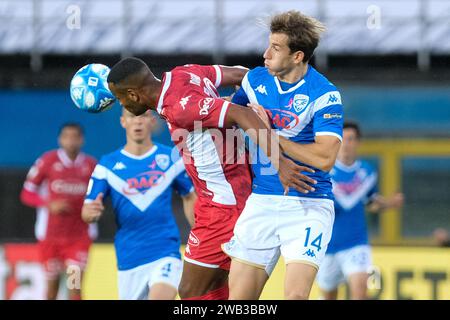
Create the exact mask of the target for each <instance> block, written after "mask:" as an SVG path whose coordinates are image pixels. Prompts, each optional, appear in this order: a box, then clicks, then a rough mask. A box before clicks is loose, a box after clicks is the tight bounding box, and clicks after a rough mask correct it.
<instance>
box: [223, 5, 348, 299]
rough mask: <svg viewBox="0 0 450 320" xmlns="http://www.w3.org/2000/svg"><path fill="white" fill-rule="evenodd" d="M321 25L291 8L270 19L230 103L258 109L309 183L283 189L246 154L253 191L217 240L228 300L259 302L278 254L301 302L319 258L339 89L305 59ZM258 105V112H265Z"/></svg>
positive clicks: (328, 209)
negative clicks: (260, 55) (222, 240)
mask: <svg viewBox="0 0 450 320" xmlns="http://www.w3.org/2000/svg"><path fill="white" fill-rule="evenodd" d="M324 30H325V28H324V26H323V25H322V24H321V23H320V22H319V21H317V20H315V19H313V18H311V17H308V16H306V15H303V14H301V13H300V12H298V11H289V12H286V13H282V14H279V15H276V16H274V17H273V18H272V20H271V23H270V31H271V34H270V37H269V47H268V48H267V49H266V51H265V52H264V59H265V60H264V64H265V67H258V68H255V69H253V70H251V71H249V72H248V73H247V75H246V76H245V77H244V79H243V80H242V86H241V89H240V90H239V91H238V92H237V93H236V94H235V95H234V97H233V102H234V103H238V104H241V105H246V104H247V103H249V102H250V103H252V104H253V106H254V107H255V108H258V105H259V106H263V107H264V109H265V111H262V112H261V114H260V116H261V117H262V118H265V119H266V120H268V118H267V115H266V112H267V113H268V114H269V118H270V119H269V120H270V121H269V122H268V123H267V124H268V125H270V126H272V127H273V128H275V129H276V132H277V134H278V136H279V137H280V144H281V147H282V149H283V151H284V153H285V154H287V155H288V156H289V157H291V158H293V159H294V160H296V163H297V164H301V165H303V166H308V167H310V168H312V169H313V170H314V172H313V173H310V172H305V174H306V175H307V176H309V177H311V178H312V179H314V180H315V182H316V183H315V184H314V189H313V190H312V191H311V192H298V191H296V190H293V189H292V188H290V189H288V190H284V188H283V187H282V185H281V184H280V183H279V181H278V179H277V175H276V172H275V171H274V170H273V168H271V163H270V161H269V160H268V159H267V157H266V156H265V155H264V153H263V152H261V151H260V152H258V153H257V155H254V156H253V157H252V169H253V172H254V180H253V193H252V194H251V195H250V197H249V198H248V200H247V203H246V206H245V209H244V211H243V212H242V214H241V216H240V217H239V219H238V221H237V223H236V226H235V228H234V237H233V238H232V239H231V240H230V241H229V242H227V243H226V244H224V245H223V250H224V251H225V252H226V253H227V254H228V255H230V256H231V257H232V258H233V261H232V264H231V271H230V299H257V298H258V297H259V296H260V294H261V291H262V289H263V287H264V285H265V283H266V281H267V279H268V277H269V276H270V274H271V272H272V271H273V269H274V267H275V265H276V263H277V261H278V258H279V256H280V254H282V255H283V256H284V259H285V262H286V279H285V297H286V298H287V299H307V298H308V297H309V293H310V290H311V287H312V284H313V282H314V278H315V276H316V273H317V270H318V268H319V266H320V263H321V261H322V259H323V257H324V255H325V251H326V249H327V245H328V242H329V240H330V238H331V231H332V226H333V220H334V208H333V194H332V190H331V180H330V176H329V173H328V171H329V170H331V168H332V167H333V165H334V162H335V159H336V156H337V153H338V150H339V147H340V142H341V139H342V138H341V136H342V124H343V123H342V122H343V119H342V117H343V111H342V103H341V96H340V93H339V92H338V91H337V89H336V87H335V86H334V85H333V84H332V83H330V82H329V81H328V80H327V79H326V78H325V77H324V76H323V75H321V74H320V73H319V72H317V71H316V70H315V69H314V68H313V67H312V66H310V65H309V64H308V61H309V60H310V58H311V56H312V55H313V52H314V49H315V48H316V47H317V45H318V43H319V39H320V35H321V33H322V32H323V31H324ZM264 109H263V110H264Z"/></svg>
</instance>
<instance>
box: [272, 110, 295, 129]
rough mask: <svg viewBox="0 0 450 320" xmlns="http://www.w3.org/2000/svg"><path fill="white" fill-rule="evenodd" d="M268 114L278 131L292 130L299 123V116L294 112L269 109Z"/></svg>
mask: <svg viewBox="0 0 450 320" xmlns="http://www.w3.org/2000/svg"><path fill="white" fill-rule="evenodd" d="M267 112H268V113H269V116H270V119H272V123H273V124H274V125H275V127H277V128H278V129H292V128H294V127H295V126H296V125H297V124H298V123H299V119H298V116H297V115H296V114H295V113H293V112H290V111H287V110H281V109H272V110H268V109H267Z"/></svg>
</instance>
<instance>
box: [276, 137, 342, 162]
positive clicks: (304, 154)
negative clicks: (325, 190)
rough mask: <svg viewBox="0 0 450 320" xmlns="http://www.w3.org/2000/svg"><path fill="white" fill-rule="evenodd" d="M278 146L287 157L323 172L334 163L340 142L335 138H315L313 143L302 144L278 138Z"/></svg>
mask: <svg viewBox="0 0 450 320" xmlns="http://www.w3.org/2000/svg"><path fill="white" fill-rule="evenodd" d="M280 145H281V148H282V149H283V152H285V153H286V154H287V155H288V156H290V157H291V158H293V159H295V160H297V161H300V162H303V163H306V164H308V165H310V166H313V167H315V168H318V169H320V170H323V171H330V170H331V169H332V168H333V166H334V163H335V161H336V157H337V154H338V152H339V148H340V147H341V141H340V140H339V139H338V138H337V137H335V136H316V138H315V141H314V143H310V144H303V143H297V142H293V141H291V140H288V139H286V138H284V137H280Z"/></svg>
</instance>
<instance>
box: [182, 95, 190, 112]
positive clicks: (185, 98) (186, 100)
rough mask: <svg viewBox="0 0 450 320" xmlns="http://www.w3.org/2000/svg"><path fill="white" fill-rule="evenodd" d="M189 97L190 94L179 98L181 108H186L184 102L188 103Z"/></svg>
mask: <svg viewBox="0 0 450 320" xmlns="http://www.w3.org/2000/svg"><path fill="white" fill-rule="evenodd" d="M190 97H191V96H187V97H183V98H181V100H180V106H181V107H182V108H183V110H184V109H186V104H187V103H188V101H189V98H190Z"/></svg>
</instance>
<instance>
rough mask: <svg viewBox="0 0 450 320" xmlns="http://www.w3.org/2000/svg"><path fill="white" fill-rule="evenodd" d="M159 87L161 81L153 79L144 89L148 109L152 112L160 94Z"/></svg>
mask: <svg viewBox="0 0 450 320" xmlns="http://www.w3.org/2000/svg"><path fill="white" fill-rule="evenodd" d="M161 85H162V84H161V80H159V79H156V78H155V79H154V80H153V81H152V82H150V83H149V85H148V86H147V87H146V89H145V95H146V97H147V99H148V102H149V105H150V108H151V109H153V110H156V105H157V103H158V99H159V94H160V92H161Z"/></svg>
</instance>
